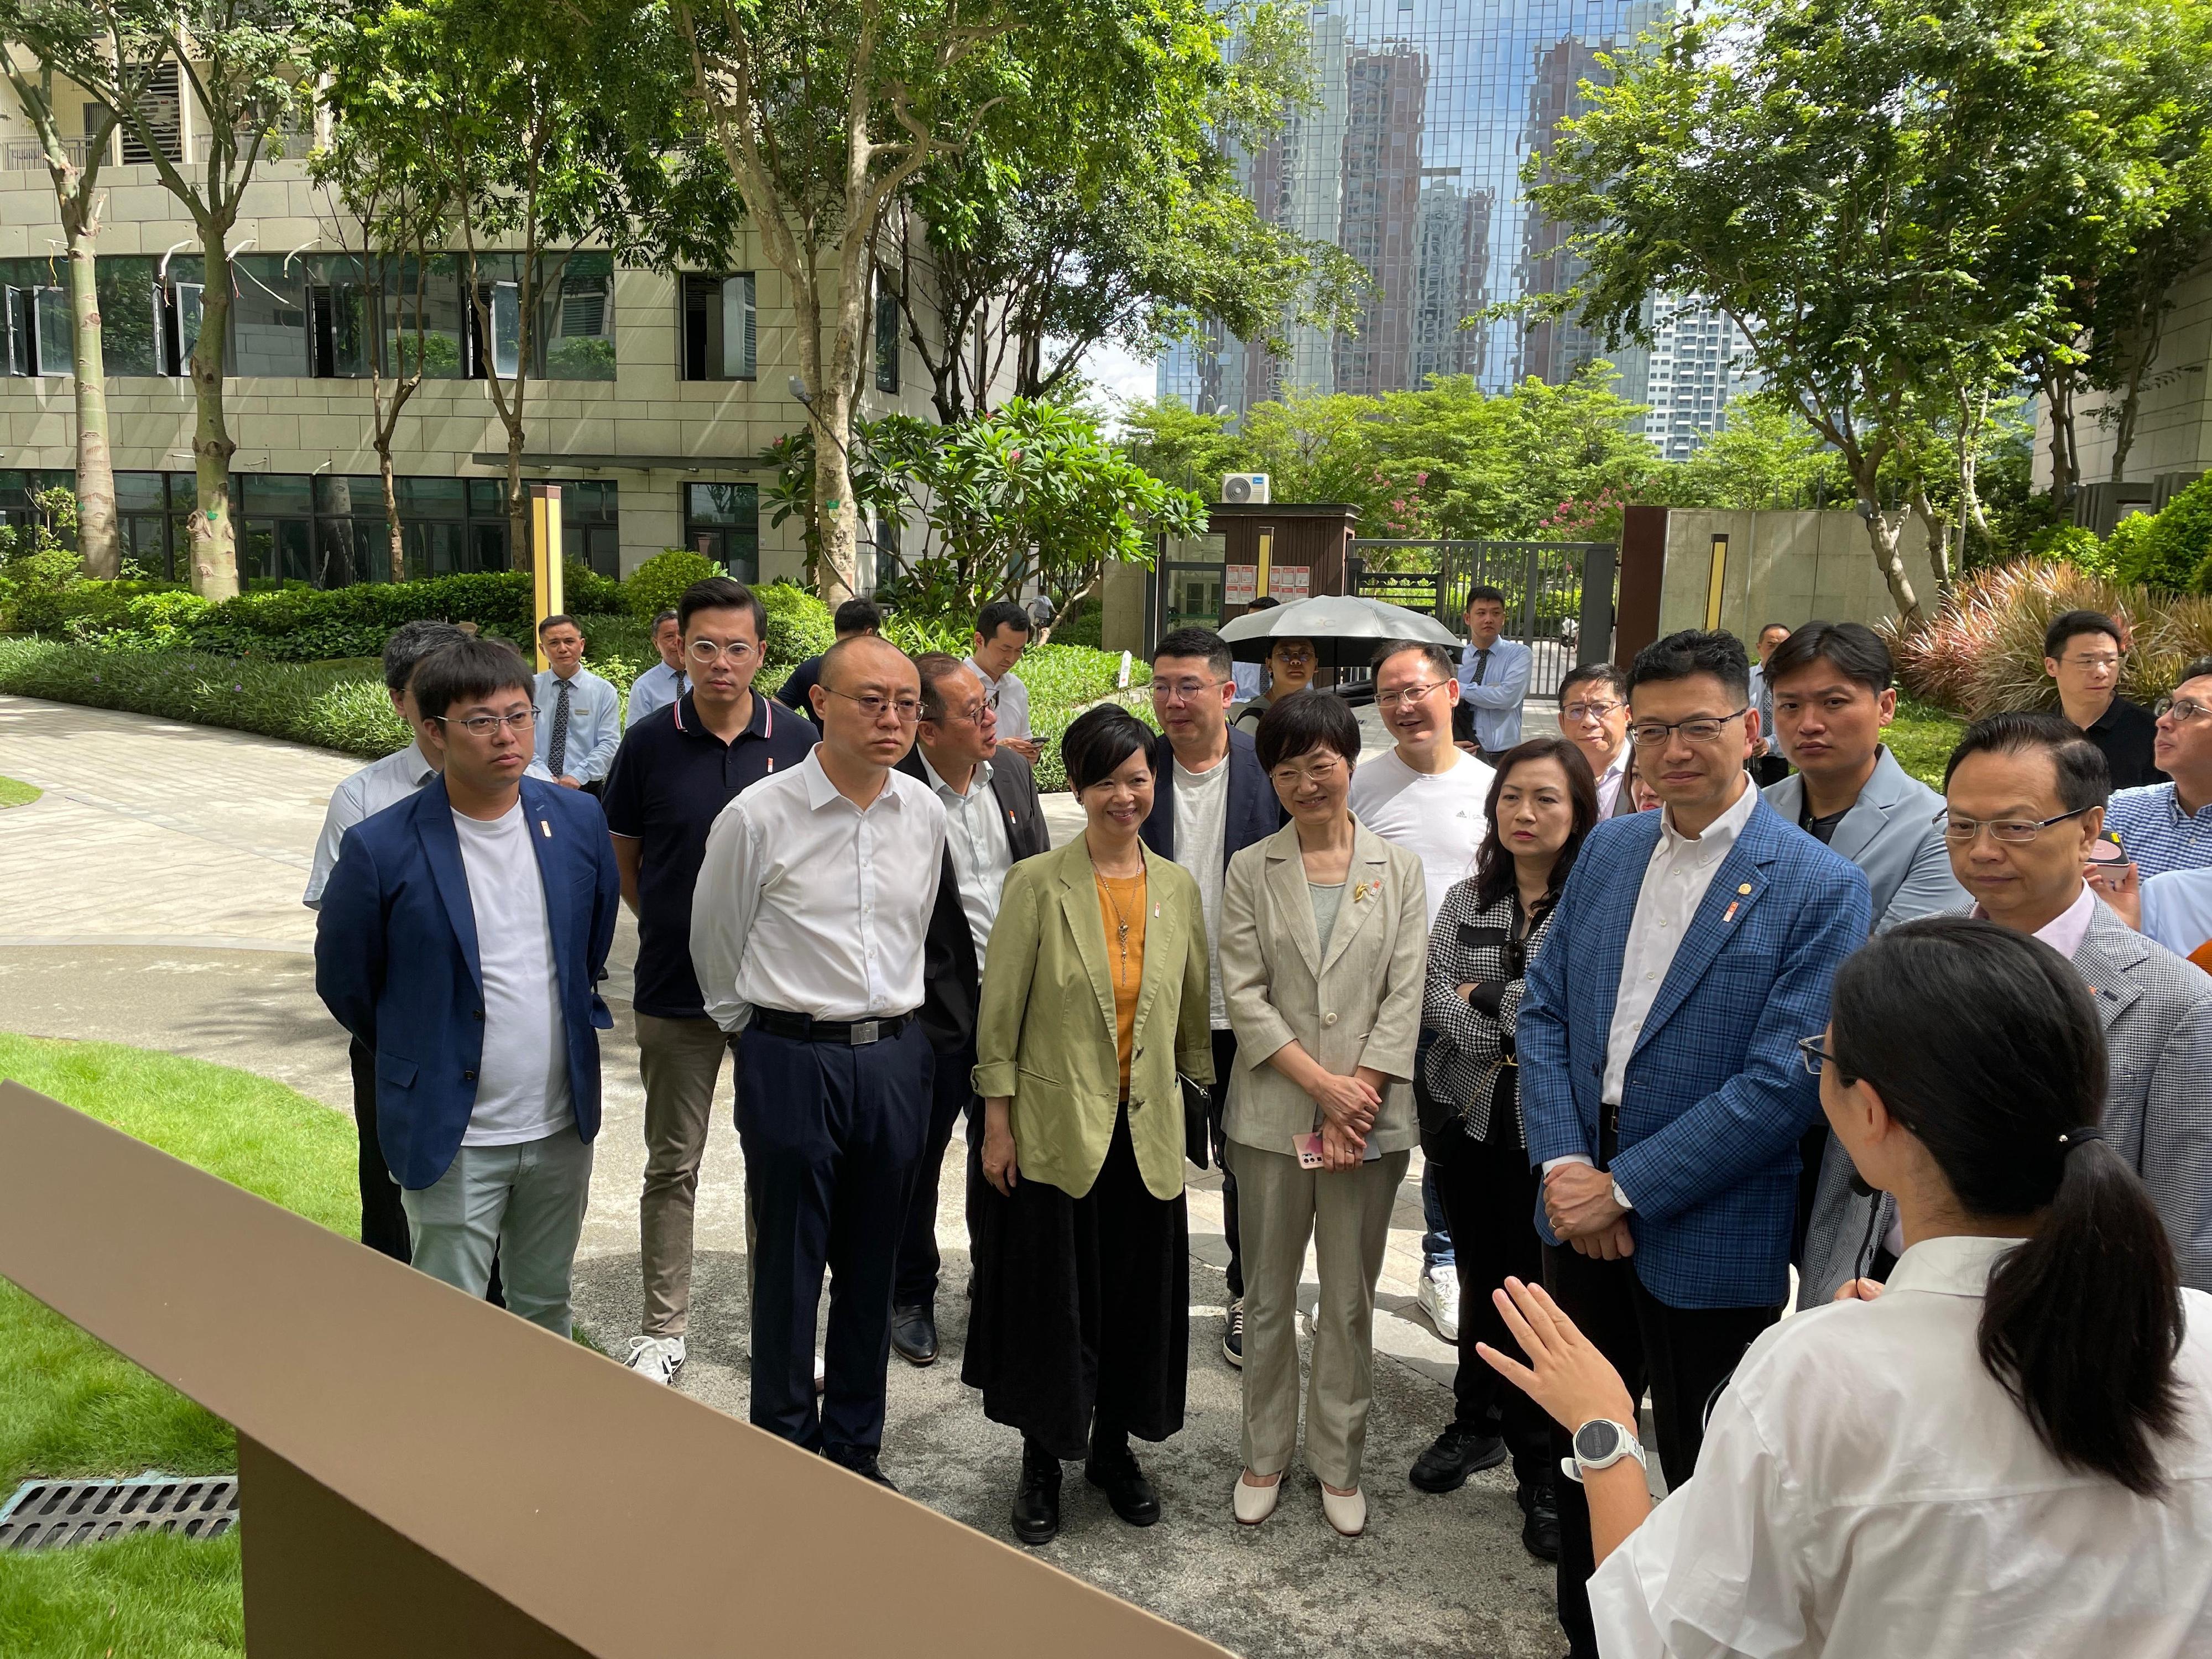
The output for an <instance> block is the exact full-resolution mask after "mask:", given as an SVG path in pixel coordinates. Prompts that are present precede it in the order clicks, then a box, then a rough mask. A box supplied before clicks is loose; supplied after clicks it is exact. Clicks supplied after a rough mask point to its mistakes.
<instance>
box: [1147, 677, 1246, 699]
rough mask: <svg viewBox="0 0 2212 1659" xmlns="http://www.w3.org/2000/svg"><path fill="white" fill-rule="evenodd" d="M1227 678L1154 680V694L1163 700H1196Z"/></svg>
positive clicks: (1216, 687) (1224, 683) (1219, 685)
mask: <svg viewBox="0 0 2212 1659" xmlns="http://www.w3.org/2000/svg"><path fill="white" fill-rule="evenodd" d="M1226 684H1229V682H1228V681H1227V680H1154V681H1153V682H1152V696H1154V697H1155V698H1157V699H1158V701H1159V702H1197V701H1198V700H1199V699H1200V697H1202V696H1205V695H1206V693H1207V692H1209V691H1212V690H1216V689H1218V688H1219V687H1221V686H1225V685H1226Z"/></svg>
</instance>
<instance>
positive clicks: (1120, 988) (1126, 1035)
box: [1091, 871, 1145, 1100]
mask: <svg viewBox="0 0 2212 1659" xmlns="http://www.w3.org/2000/svg"><path fill="white" fill-rule="evenodd" d="M1091 873H1092V875H1093V876H1094V877H1096V878H1097V883H1098V919H1099V921H1102V922H1103V923H1104V924H1105V925H1106V972H1107V974H1108V975H1109V976H1110V977H1111V978H1112V980H1113V981H1114V1048H1115V1053H1116V1054H1118V1055H1119V1057H1120V1059H1121V1098H1122V1099H1124V1100H1127V1098H1128V1097H1129V1050H1130V1048H1131V1046H1132V1044H1133V1041H1134V1038H1135V1035H1136V1030H1137V993H1138V992H1139V990H1141V989H1142V988H1143V987H1144V983H1145V878H1144V876H1143V874H1142V873H1141V872H1139V874H1136V875H1133V876H1127V877H1118V876H1102V875H1098V873H1097V872H1096V871H1093V872H1091ZM1124 927H1127V930H1128V932H1127V935H1126V937H1125V936H1124V935H1123V933H1122V929H1123V928H1124Z"/></svg>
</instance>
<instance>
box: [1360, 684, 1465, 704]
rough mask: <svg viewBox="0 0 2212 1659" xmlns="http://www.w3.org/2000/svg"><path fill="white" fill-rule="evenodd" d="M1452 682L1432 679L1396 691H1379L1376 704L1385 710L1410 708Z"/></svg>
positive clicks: (1376, 695)
mask: <svg viewBox="0 0 2212 1659" xmlns="http://www.w3.org/2000/svg"><path fill="white" fill-rule="evenodd" d="M1449 684H1451V682H1450V681H1449V680H1431V681H1430V682H1429V683H1428V684H1426V685H1407V686H1401V687H1400V688H1399V689H1398V690H1395V691H1378V692H1376V694H1375V706H1376V708H1380V709H1383V710H1385V711H1395V710H1397V709H1400V708H1411V707H1412V706H1413V704H1415V703H1417V702H1420V700H1421V699H1422V698H1424V697H1425V696H1428V695H1429V693H1430V692H1431V691H1437V690H1443V688H1444V687H1445V686H1447V685H1449Z"/></svg>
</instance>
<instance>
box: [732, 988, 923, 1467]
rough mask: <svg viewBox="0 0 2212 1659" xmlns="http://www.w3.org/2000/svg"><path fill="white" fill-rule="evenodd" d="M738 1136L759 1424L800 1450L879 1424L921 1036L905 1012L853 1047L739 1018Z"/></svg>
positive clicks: (872, 1430) (916, 1153) (865, 1437)
mask: <svg viewBox="0 0 2212 1659" xmlns="http://www.w3.org/2000/svg"><path fill="white" fill-rule="evenodd" d="M737 1048H738V1073H739V1077H740V1081H739V1085H738V1114H737V1115H738V1141H739V1143H740V1144H741V1145H742V1146H744V1154H745V1169H746V1174H747V1177H748V1178H747V1181H746V1187H747V1189H748V1192H749V1193H750V1198H751V1201H752V1205H753V1210H754V1215H755V1218H756V1224H757V1231H756V1235H755V1239H754V1244H753V1249H754V1268H753V1307H752V1408H751V1413H750V1418H751V1421H752V1423H753V1425H754V1426H755V1427H757V1428H763V1429H766V1430H767V1431H769V1433H771V1434H776V1435H781V1437H783V1438H785V1439H786V1440H790V1441H794V1442H796V1443H798V1444H799V1445H802V1446H805V1447H806V1448H807V1449H809V1450H811V1451H818V1450H820V1449H822V1448H823V1446H824V1445H825V1444H827V1445H830V1446H849V1447H853V1448H855V1449H863V1450H868V1451H873V1450H875V1449H878V1447H879V1446H880V1445H881V1444H882V1443H883V1437H884V1366H885V1365H886V1364H888V1362H889V1360H890V1340H891V1335H890V1315H891V1275H892V1269H893V1266H894V1263H895V1261H896V1257H897V1254H898V1243H899V1234H900V1232H901V1231H902V1228H903V1225H904V1222H905V1219H906V1207H907V1199H908V1194H909V1193H910V1192H911V1189H912V1188H913V1185H914V1174H915V1166H916V1165H917V1164H919V1163H920V1162H921V1149H922V1142H923V1140H924V1139H925V1137H926V1136H927V1133H928V1129H929V1115H930V1080H931V1074H932V1069H933V1068H932V1065H931V1057H930V1052H929V1040H928V1038H927V1037H926V1036H923V1035H922V1031H921V1026H920V1025H918V1024H909V1025H908V1027H907V1028H906V1029H905V1030H903V1031H902V1032H900V1033H899V1034H898V1035H897V1036H895V1037H888V1038H885V1039H884V1041H882V1042H871V1043H864V1044H862V1045H860V1047H858V1048H853V1047H848V1046H847V1045H846V1044H843V1043H836V1042H804V1041H801V1040H799V1039H797V1038H793V1037H782V1036H774V1035H772V1034H771V1033H769V1032H766V1031H758V1030H747V1031H746V1032H745V1033H744V1035H743V1036H742V1037H741V1038H740V1039H739V1040H738V1044H737ZM825 1267H826V1268H827V1269H828V1270H829V1275H830V1289H829V1340H828V1346H827V1348H826V1351H825V1352H824V1356H823V1358H824V1363H825V1364H826V1367H827V1370H828V1379H827V1383H826V1386H825V1388H824V1389H823V1394H822V1396H821V1399H820V1401H819V1403H818V1405H817V1401H816V1397H815V1393H814V1325H815V1316H816V1313H817V1310H818V1309H819V1308H820V1306H821V1302H822V1274H823V1269H824V1268H825Z"/></svg>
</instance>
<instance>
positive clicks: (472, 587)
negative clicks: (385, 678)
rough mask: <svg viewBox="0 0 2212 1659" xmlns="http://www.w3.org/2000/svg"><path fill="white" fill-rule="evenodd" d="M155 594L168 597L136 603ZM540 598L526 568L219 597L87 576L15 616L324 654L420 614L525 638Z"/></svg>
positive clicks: (85, 634)
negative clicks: (219, 600)
mask: <svg viewBox="0 0 2212 1659" xmlns="http://www.w3.org/2000/svg"><path fill="white" fill-rule="evenodd" d="M156 593H158V594H160V595H161V598H162V603H161V605H155V606H153V607H150V608H149V607H144V606H135V605H134V602H135V601H137V600H139V599H144V598H147V597H149V596H150V595H153V594H156ZM536 607H537V599H536V596H535V593H534V591H533V589H532V584H531V580H530V578H529V576H528V575H526V574H523V573H521V572H519V571H483V572H476V573H471V574H462V575H456V576H436V577H433V578H431V579H430V580H427V581H415V582H359V583H356V584H355V585H354V586H351V587H335V588H329V589H316V588H312V587H283V588H276V589H272V590H270V591H267V592H254V593H241V594H240V595H239V596H238V598H236V599H225V600H223V601H222V603H220V604H213V605H210V604H209V603H207V602H206V601H204V600H202V599H197V597H196V596H193V595H191V594H187V593H183V592H179V590H178V589H177V588H176V587H175V586H173V584H169V583H150V582H104V581H80V582H76V583H74V584H72V585H70V586H69V587H67V588H66V589H64V590H61V591H59V592H53V593H48V594H43V595H39V596H36V597H34V598H32V599H25V600H22V601H21V602H19V603H18V604H17V605H16V607H15V618H16V625H17V626H18V627H19V628H23V629H28V630H29V631H31V632H33V633H39V634H46V635H64V636H65V637H69V638H72V639H82V640H96V641H103V642H111V641H112V643H115V644H118V645H125V644H128V645H135V646H136V647H138V648H140V649H162V648H165V647H177V646H182V647H187V648H189V649H191V650H194V651H200V652H206V653H212V654H215V655H218V656H226V657H262V658H266V659H270V660H271V661H276V662H323V661H329V660H332V659H337V658H342V657H373V656H376V655H379V654H380V653H382V651H383V650H384V641H385V640H386V638H387V637H388V636H389V635H391V632H392V629H395V628H397V627H398V626H399V624H400V623H407V622H416V621H418V620H431V621H439V622H456V623H459V622H469V623H476V624H477V627H478V628H480V629H483V631H484V632H486V633H488V634H496V635H501V636H502V637H504V638H507V639H510V640H517V641H521V640H527V639H528V638H529V637H530V634H531V629H532V626H533V625H534V623H535V621H536ZM162 629H167V630H168V632H167V633H163V632H162V631H161V630H162ZM122 635H129V636H131V637H128V638H124V637H118V636H122Z"/></svg>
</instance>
